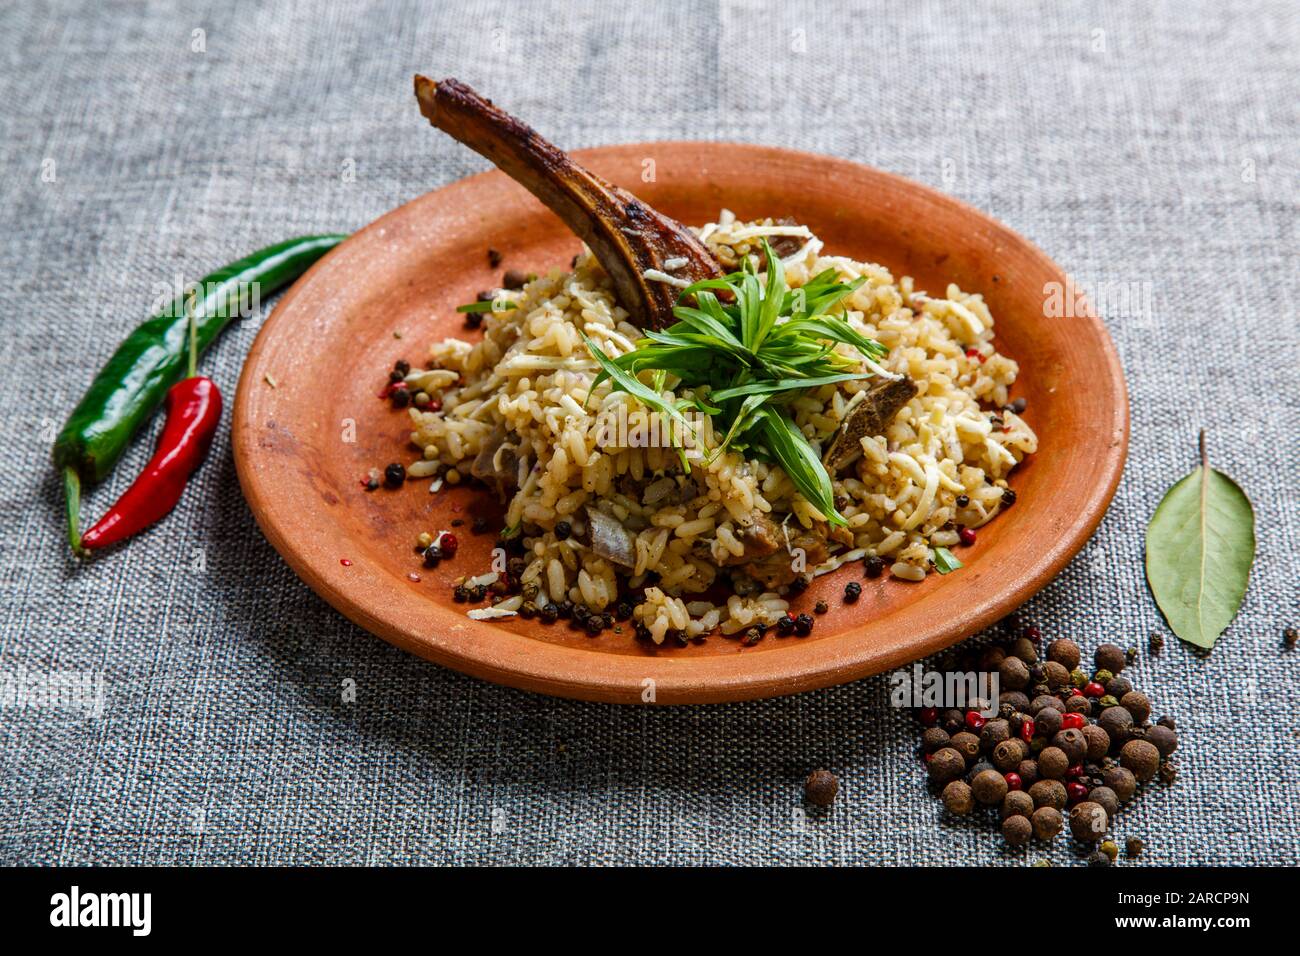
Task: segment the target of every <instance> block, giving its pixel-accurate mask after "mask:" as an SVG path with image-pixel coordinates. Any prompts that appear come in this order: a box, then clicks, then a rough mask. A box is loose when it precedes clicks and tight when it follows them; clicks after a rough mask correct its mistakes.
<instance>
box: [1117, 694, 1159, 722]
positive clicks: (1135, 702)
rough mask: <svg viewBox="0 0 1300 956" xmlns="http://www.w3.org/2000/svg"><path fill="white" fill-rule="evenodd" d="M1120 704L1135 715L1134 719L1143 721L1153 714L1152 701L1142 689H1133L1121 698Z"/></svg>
mask: <svg viewBox="0 0 1300 956" xmlns="http://www.w3.org/2000/svg"><path fill="white" fill-rule="evenodd" d="M1119 705H1120V706H1121V707H1123V708H1124V709H1125V710H1127V711H1128V712H1129V713H1130V714H1132V715H1133V720H1134V721H1135V722H1137V723H1139V724H1140V723H1142V721H1144V720H1146V719H1147V718H1148V717H1150V716H1151V701H1149V700H1147V695H1146V694H1144V693H1142V692H1141V691H1140V690H1131V691H1129V692H1128V693H1127V694H1125V695H1124V696H1123V697H1121V698H1120V699H1119Z"/></svg>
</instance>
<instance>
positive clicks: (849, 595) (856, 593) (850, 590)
mask: <svg viewBox="0 0 1300 956" xmlns="http://www.w3.org/2000/svg"><path fill="white" fill-rule="evenodd" d="M861 596H862V585H861V584H859V583H858V582H857V581H850V582H849V583H848V584H846V585H844V603H845V604H852V603H853V602H854V601H856V600H857V599H858V598H860V597H861Z"/></svg>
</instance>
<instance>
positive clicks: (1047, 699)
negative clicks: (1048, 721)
mask: <svg viewBox="0 0 1300 956" xmlns="http://www.w3.org/2000/svg"><path fill="white" fill-rule="evenodd" d="M1060 706H1061V701H1060V700H1059V699H1057V698H1056V697H1053V696H1052V695H1051V694H1038V695H1037V696H1035V697H1034V699H1033V700H1032V701H1030V702H1029V715H1030V716H1031V717H1033V718H1035V719H1037V717H1038V712H1039V711H1040V710H1042V709H1043V708H1044V707H1060Z"/></svg>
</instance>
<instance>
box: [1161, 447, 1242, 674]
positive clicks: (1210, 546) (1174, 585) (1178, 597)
mask: <svg viewBox="0 0 1300 956" xmlns="http://www.w3.org/2000/svg"><path fill="white" fill-rule="evenodd" d="M1254 559H1255V512H1254V509H1253V508H1252V507H1251V504H1250V500H1249V499H1248V498H1247V497H1246V493H1245V492H1244V491H1242V490H1241V488H1240V487H1238V485H1237V483H1236V482H1235V481H1233V480H1232V479H1231V478H1229V477H1228V476H1227V475H1225V474H1223V472H1221V471H1216V470H1215V469H1213V468H1211V467H1210V464H1209V461H1208V459H1207V457H1206V454H1205V436H1204V435H1202V436H1201V464H1200V466H1199V467H1198V468H1197V469H1196V470H1195V471H1193V472H1192V473H1191V474H1190V475H1188V476H1187V477H1185V478H1183V479H1182V480H1181V481H1179V482H1178V483H1177V484H1176V485H1174V486H1173V487H1172V488H1170V489H1169V491H1168V492H1167V493H1166V494H1165V497H1164V499H1163V500H1162V501H1161V502H1160V504H1159V506H1158V507H1157V508H1156V512H1155V514H1154V515H1152V517H1151V523H1150V524H1148V525H1147V538H1146V567H1147V583H1148V584H1150V586H1151V593H1152V594H1154V595H1155V598H1156V603H1157V604H1159V605H1160V610H1161V611H1162V612H1163V613H1164V616H1165V620H1166V621H1168V622H1169V627H1170V628H1171V629H1172V630H1173V632H1174V633H1175V634H1177V635H1178V636H1179V637H1180V638H1182V639H1183V640H1184V641H1187V642H1188V643H1190V644H1195V645H1196V646H1197V647H1204V648H1206V649H1209V648H1211V647H1213V646H1214V642H1215V641H1216V640H1218V638H1219V635H1220V634H1222V633H1223V631H1224V629H1225V628H1226V627H1227V626H1228V624H1229V623H1230V622H1231V621H1232V619H1233V617H1235V616H1236V614H1237V610H1238V608H1240V607H1241V602H1242V599H1243V598H1244V597H1245V595H1246V584H1247V582H1248V580H1249V578H1250V566H1251V564H1252V562H1253V561H1254Z"/></svg>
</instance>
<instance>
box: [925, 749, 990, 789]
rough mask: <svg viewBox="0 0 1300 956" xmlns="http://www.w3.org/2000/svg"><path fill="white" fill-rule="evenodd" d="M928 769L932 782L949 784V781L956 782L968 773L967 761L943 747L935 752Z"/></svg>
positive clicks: (952, 750) (957, 753)
mask: <svg viewBox="0 0 1300 956" xmlns="http://www.w3.org/2000/svg"><path fill="white" fill-rule="evenodd" d="M977 745H978V744H977ZM928 769H929V771H930V779H931V780H932V781H934V782H935V783H947V782H948V781H949V780H956V779H957V778H958V777H960V776H961V775H962V774H964V773H965V772H966V759H965V758H964V757H963V756H962V755H961V754H960V753H959V752H958V751H956V750H954V749H953V748H951V747H943V748H940V749H939V750H936V751H935V752H934V756H932V757H931V758H930V765H929V768H928Z"/></svg>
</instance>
